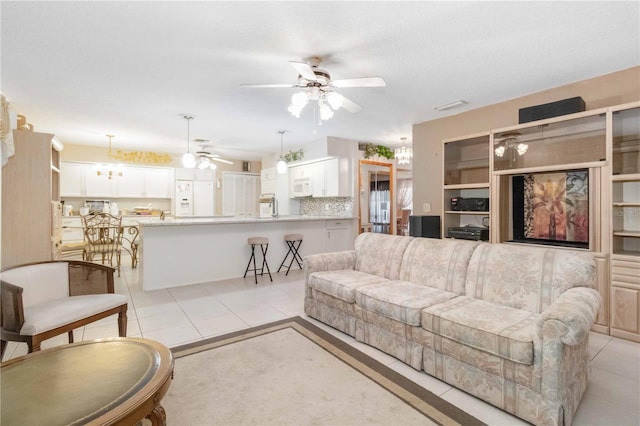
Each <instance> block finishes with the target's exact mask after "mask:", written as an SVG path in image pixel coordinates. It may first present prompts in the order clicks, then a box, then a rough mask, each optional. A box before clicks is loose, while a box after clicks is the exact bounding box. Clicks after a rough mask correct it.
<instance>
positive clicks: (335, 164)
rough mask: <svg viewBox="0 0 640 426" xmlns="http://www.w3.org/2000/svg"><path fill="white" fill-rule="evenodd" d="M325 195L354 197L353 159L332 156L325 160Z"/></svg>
mask: <svg viewBox="0 0 640 426" xmlns="http://www.w3.org/2000/svg"><path fill="white" fill-rule="evenodd" d="M324 182H325V192H324V193H325V197H353V173H352V168H351V160H350V159H348V158H332V159H331V160H327V161H324Z"/></svg>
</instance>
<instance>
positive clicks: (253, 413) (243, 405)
mask: <svg viewBox="0 0 640 426" xmlns="http://www.w3.org/2000/svg"><path fill="white" fill-rule="evenodd" d="M172 351H173V353H174V355H175V357H176V360H175V369H174V378H173V382H172V384H171V387H170V388H169V392H167V395H166V396H165V397H164V399H163V400H162V406H163V407H164V408H165V410H166V413H167V423H168V424H170V425H180V426H182V425H434V424H436V425H437V424H444V425H450V424H451V425H454V424H463V425H473V424H482V423H481V422H480V421H479V420H477V419H476V418H474V417H472V416H470V415H469V414H466V413H465V412H463V411H462V410H460V409H458V408H456V407H455V406H453V405H451V404H450V403H448V402H446V401H444V400H443V399H441V398H439V397H438V396H436V395H434V394H432V393H431V392H428V391H426V390H425V389H423V388H422V387H420V386H418V385H416V384H415V383H413V382H411V381H410V380H408V379H406V378H405V377H403V376H402V375H401V374H398V373H397V372H395V371H393V370H391V369H390V368H388V367H386V366H385V365H383V364H381V363H380V362H378V361H376V360H374V359H373V358H371V357H369V356H367V355H365V354H363V353H361V352H359V351H358V350H356V349H354V348H353V347H351V346H350V345H348V344H347V343H345V342H343V341H341V340H340V339H338V338H336V337H334V336H332V335H330V334H329V333H327V332H325V331H324V330H322V329H320V328H318V327H316V326H315V325H313V324H311V323H309V322H308V321H305V320H304V319H302V318H300V317H295V318H290V319H287V320H283V321H278V322H275V323H271V324H266V325H263V326H259V327H254V328H251V329H247V330H242V331H239V332H236V333H231V334H227V335H224V336H220V337H216V338H213V339H209V340H205V341H201V342H196V343H192V344H188V345H184V346H180V347H176V348H173V349H172Z"/></svg>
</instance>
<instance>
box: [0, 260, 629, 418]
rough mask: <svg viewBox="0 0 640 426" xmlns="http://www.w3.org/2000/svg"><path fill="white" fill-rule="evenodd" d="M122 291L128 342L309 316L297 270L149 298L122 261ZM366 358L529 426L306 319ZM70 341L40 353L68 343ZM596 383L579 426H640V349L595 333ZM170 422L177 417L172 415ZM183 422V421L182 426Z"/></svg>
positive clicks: (14, 348)
mask: <svg viewBox="0 0 640 426" xmlns="http://www.w3.org/2000/svg"><path fill="white" fill-rule="evenodd" d="M123 264H124V268H123V271H122V275H121V277H120V278H117V277H116V290H117V291H118V292H119V293H122V294H125V295H127V296H128V297H129V300H130V303H129V311H128V317H129V318H128V319H129V321H128V333H127V334H128V335H129V336H131V337H144V338H148V339H153V340H157V341H160V342H162V343H164V344H165V345H167V346H169V347H171V346H177V345H181V344H184V343H189V342H193V341H197V340H200V339H204V338H208V337H212V336H216V335H220V334H224V333H228V332H231V331H235V330H240V329H243V328H247V327H252V326H255V325H259V324H264V323H268V322H271V321H275V320H279V319H283V318H287V317H290V316H296V315H300V316H302V317H305V318H307V317H306V315H305V314H304V311H303V300H304V277H303V274H302V272H301V271H299V270H293V269H292V271H291V273H290V274H289V276H288V277H286V276H285V275H284V273H280V274H277V273H274V274H273V278H274V281H273V283H271V282H269V280H268V278H267V279H265V278H264V277H262V278H260V279H259V282H258V285H255V284H254V281H253V277H251V278H249V277H248V278H246V279H243V278H238V279H232V280H226V281H219V282H213V283H208V284H200V285H191V286H186V287H182V288H173V289H168V290H157V291H153V292H143V291H142V288H141V286H140V284H139V282H138V270H137V269H133V270H132V269H131V267H130V262H129V261H128V259H127V260H124V259H123ZM308 319H309V321H312V322H313V323H314V324H317V325H319V326H321V327H322V328H323V329H325V330H327V331H329V332H331V333H332V334H334V335H336V336H338V337H339V338H341V339H342V340H344V341H346V342H348V343H349V344H351V345H353V346H354V347H356V348H358V349H359V350H361V351H362V352H365V353H366V354H368V355H370V356H372V357H373V358H375V359H377V360H378V361H380V362H382V363H384V364H386V365H388V366H389V367H390V368H393V369H394V370H396V371H398V372H400V373H401V374H403V375H405V376H406V377H408V378H409V379H411V380H413V381H415V382H416V383H418V384H420V385H421V386H423V387H425V388H426V389H428V390H430V391H431V392H433V393H435V394H437V395H439V396H440V397H442V398H443V399H445V400H447V401H449V402H451V403H453V404H456V405H457V406H459V407H460V408H462V409H463V410H465V411H467V412H468V413H470V414H472V415H474V416H476V417H477V418H479V419H480V420H482V421H484V422H485V423H487V424H490V425H518V424H526V423H524V422H522V421H521V420H519V419H518V418H516V417H513V416H511V415H509V414H507V413H505V412H503V411H501V410H499V409H497V408H494V407H493V406H491V405H488V404H486V403H484V402H482V401H480V400H478V399H476V398H474V397H472V396H470V395H468V394H466V393H464V392H461V391H459V390H457V389H455V388H452V387H451V386H449V385H448V384H446V383H443V382H441V381H439V380H437V379H434V378H432V377H430V376H428V375H426V374H423V373H420V372H418V371H416V370H414V369H412V368H411V367H408V366H406V365H405V364H403V363H402V362H400V361H398V360H396V359H395V358H392V357H390V356H388V355H386V354H384V353H382V352H380V351H378V350H376V349H374V348H371V347H369V346H367V345H365V344H363V343H360V342H357V341H355V340H354V339H352V338H351V337H349V336H346V335H344V334H343V333H341V332H339V331H336V330H334V329H332V328H330V327H328V326H325V325H324V324H321V323H319V322H317V321H315V320H313V319H311V318H308ZM112 336H117V325H116V321H115V317H113V318H107V319H104V320H102V321H99V322H96V323H94V324H91V325H88V326H86V327H84V328H83V329H78V330H76V331H75V340H76V341H81V340H90V339H97V338H102V337H112ZM65 343H67V341H66V335H62V336H58V337H56V338H53V339H50V340H48V341H46V342H44V343H43V345H42V347H43V349H44V348H47V347H52V346H56V345H60V344H65ZM589 350H590V354H591V357H592V360H593V361H592V374H591V383H590V384H589V387H588V388H587V391H586V393H585V395H584V397H583V399H582V402H581V404H580V407H579V408H578V412H577V414H576V417H575V421H574V425H636V426H637V425H640V403H639V401H640V344H637V343H632V342H629V341H626V340H622V339H617V338H613V337H610V336H605V335H602V334H598V333H591V337H590V342H589ZM26 352H27V347H26V344H16V343H10V344H9V346H8V349H7V353H6V354H5V357H4V358H5V360H6V359H9V358H13V357H16V356H20V355H23V354H25V353H26ZM167 414H168V415H169V416H170V414H171V413H167ZM178 423H179V422H178Z"/></svg>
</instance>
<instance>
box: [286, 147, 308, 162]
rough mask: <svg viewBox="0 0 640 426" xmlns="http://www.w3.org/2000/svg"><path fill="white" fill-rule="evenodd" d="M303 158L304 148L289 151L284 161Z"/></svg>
mask: <svg viewBox="0 0 640 426" xmlns="http://www.w3.org/2000/svg"><path fill="white" fill-rule="evenodd" d="M303 158H304V151H303V150H302V148H301V149H299V150H297V151H291V150H289V152H287V153H286V154H285V155H284V161H286V162H287V163H290V162H292V161H298V160H302V159H303Z"/></svg>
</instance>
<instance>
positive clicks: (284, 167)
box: [276, 158, 287, 175]
mask: <svg viewBox="0 0 640 426" xmlns="http://www.w3.org/2000/svg"><path fill="white" fill-rule="evenodd" d="M276 170H277V171H278V173H279V174H281V175H283V174H285V173H286V172H287V163H285V161H284V160H283V159H282V158H281V159H280V161H278V164H276Z"/></svg>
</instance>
